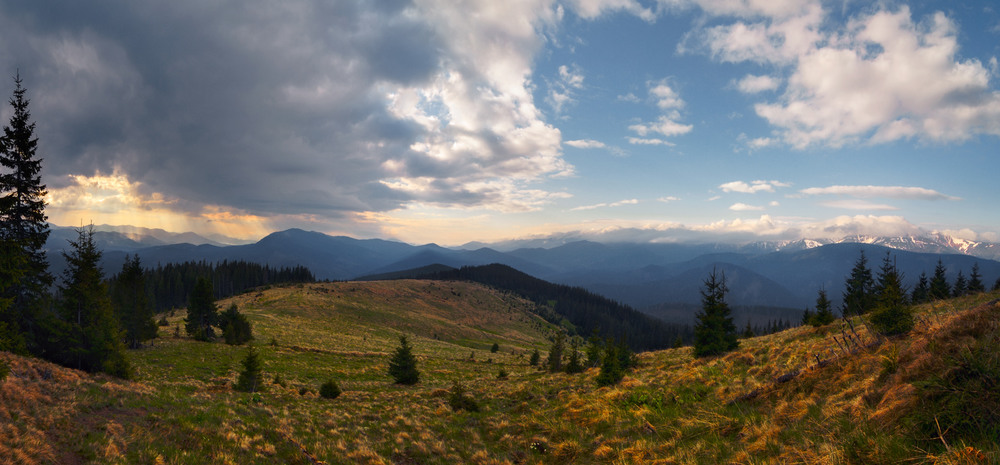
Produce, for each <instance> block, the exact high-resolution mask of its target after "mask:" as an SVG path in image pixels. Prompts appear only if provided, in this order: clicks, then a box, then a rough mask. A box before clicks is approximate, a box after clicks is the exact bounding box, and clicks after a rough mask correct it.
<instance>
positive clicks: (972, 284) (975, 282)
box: [966, 262, 986, 294]
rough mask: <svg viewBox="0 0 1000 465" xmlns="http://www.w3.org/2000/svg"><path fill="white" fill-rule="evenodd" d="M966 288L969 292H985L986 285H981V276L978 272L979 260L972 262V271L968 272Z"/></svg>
mask: <svg viewBox="0 0 1000 465" xmlns="http://www.w3.org/2000/svg"><path fill="white" fill-rule="evenodd" d="M966 289H968V292H969V294H978V293H980V292H986V286H985V285H983V276H982V275H980V274H979V262H976V263H973V264H972V272H971V273H969V285H968V286H967V287H966Z"/></svg>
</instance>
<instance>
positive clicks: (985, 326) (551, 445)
mask: <svg viewBox="0 0 1000 465" xmlns="http://www.w3.org/2000/svg"><path fill="white" fill-rule="evenodd" d="M996 297H997V295H995V294H994V295H980V296H974V297H966V298H962V299H956V300H951V301H945V302H938V303H935V304H931V305H926V306H922V307H920V308H919V313H918V314H919V316H920V320H921V323H920V324H919V325H918V327H917V329H916V330H915V331H914V332H913V333H912V334H911V335H909V336H908V337H904V338H899V339H894V340H889V341H881V342H880V343H879V344H877V345H873V346H872V347H868V348H864V349H860V350H857V351H856V352H854V353H844V351H843V347H842V346H841V345H838V343H837V342H834V340H833V338H832V336H833V335H837V336H838V338H839V337H840V336H841V335H842V333H841V326H840V325H842V324H843V323H840V322H838V323H835V324H834V325H831V326H829V327H826V328H821V329H813V328H796V329H792V330H789V331H785V332H783V333H779V334H775V335H771V336H765V337H760V338H753V339H747V340H743V341H741V346H740V349H738V350H737V351H735V352H733V353H730V354H728V355H726V356H724V357H719V358H710V359H693V358H692V357H691V355H690V349H688V348H683V349H673V350H666V351H659V352H654V353H646V354H642V355H641V356H640V361H641V366H640V368H639V369H637V370H636V371H634V372H633V373H630V374H629V376H626V378H625V380H624V381H623V382H622V383H621V384H619V385H618V386H614V387H610V388H597V387H596V384H595V382H594V377H595V376H596V375H597V371H596V370H595V369H591V370H588V371H587V372H585V373H583V374H579V375H565V374H548V373H541V372H538V371H536V370H534V369H533V368H532V367H529V366H527V354H529V353H530V352H531V350H534V349H535V348H539V349H541V350H542V351H543V353H544V350H545V349H546V348H547V346H548V340H547V338H548V337H549V336H550V335H551V334H552V331H553V328H552V327H551V326H550V325H548V324H547V323H545V322H543V321H541V320H539V319H537V318H536V317H534V316H533V315H532V314H531V313H530V312H529V311H528V309H529V305H530V304H529V303H527V302H524V301H522V300H519V299H516V298H513V297H512V296H509V295H505V294H502V293H498V292H496V291H493V290H490V289H486V288H483V287H480V286H476V285H472V284H463V283H430V282H421V281H400V282H385V283H334V284H314V285H305V286H292V287H287V288H280V289H270V290H267V291H261V292H255V293H250V294H245V295H242V296H238V297H236V298H234V299H232V301H233V302H236V303H237V304H238V305H239V306H240V309H241V311H243V312H245V313H246V314H247V315H248V316H249V318H250V319H251V321H252V322H253V323H254V329H255V334H256V336H257V341H256V345H257V347H258V349H259V350H260V352H261V356H262V358H263V360H264V367H265V376H266V377H267V379H268V380H271V379H273V377H274V376H275V375H280V377H281V381H282V382H283V384H280V385H279V384H269V385H268V386H266V391H265V392H263V393H258V394H247V393H240V392H234V391H233V390H232V383H233V381H234V380H235V378H236V372H237V370H238V368H239V360H240V359H241V358H242V357H243V355H244V354H245V351H246V349H245V348H243V347H230V346H226V345H225V344H221V343H214V344H208V343H199V342H195V341H192V340H189V339H187V338H183V337H182V338H175V337H174V336H173V335H172V332H173V330H172V329H173V327H174V325H176V324H177V323H178V322H179V321H180V320H181V314H182V313H183V312H178V314H176V315H174V316H173V317H170V318H169V320H170V322H171V326H170V327H167V328H165V329H164V331H163V332H162V334H161V338H160V339H158V340H157V341H156V342H155V344H154V345H153V346H152V347H149V348H146V349H142V350H139V351H134V352H131V353H130V356H131V357H132V361H133V362H134V363H135V365H136V366H137V368H138V371H139V378H138V380H137V382H122V381H116V380H113V379H110V378H106V377H103V376H91V375H86V374H81V373H79V372H76V371H73V370H67V369H63V368H60V367H56V366H53V365H50V364H47V363H44V362H40V361H37V360H33V359H24V358H19V357H13V356H10V355H8V354H0V357H2V358H4V359H6V360H9V361H10V364H11V365H12V368H13V369H12V373H13V374H12V375H11V376H10V377H8V379H7V380H6V381H4V382H3V383H2V384H0V462H2V463H234V464H235V463H240V464H243V463H303V464H309V463H320V462H322V463H330V464H339V463H404V464H406V463H484V464H486V463H706V464H709V463H713V464H714V463H997V462H1000V451H998V446H997V445H996V436H990V434H996V433H995V431H996V430H995V429H993V430H990V429H989V425H986V426H985V427H982V428H980V429H979V430H977V429H976V428H975V427H974V426H973V427H969V428H966V430H968V431H972V432H966V433H964V434H963V435H961V436H956V435H955V434H954V431H958V430H959V428H960V427H961V425H960V423H962V422H961V421H959V420H960V419H961V418H962V415H970V414H974V413H976V412H968V411H967V410H968V409H969V407H968V406H967V405H965V404H962V403H961V402H958V403H956V402H951V401H950V400H952V401H953V400H955V399H957V398H958V397H957V396H950V397H945V398H944V400H942V398H941V396H939V395H935V394H934V393H936V392H939V391H942V390H948V389H951V390H961V389H966V390H967V391H968V390H969V389H971V388H968V389H967V388H961V389H959V387H960V386H966V385H968V383H966V384H962V382H963V381H962V380H963V379H966V380H967V378H973V381H976V379H975V378H984V377H985V376H984V375H983V373H984V372H983V371H982V370H980V371H978V372H977V371H974V370H973V368H975V367H974V366H972V365H970V367H971V368H969V370H973V371H971V372H969V373H972V374H971V375H968V374H967V375H966V376H965V377H964V378H963V377H962V373H965V372H963V371H961V370H958V371H956V367H959V368H961V367H963V366H964V365H963V363H965V362H962V360H967V359H968V357H966V358H965V359H963V357H964V356H965V355H963V354H966V352H968V354H974V353H975V354H978V356H977V357H972V358H974V359H977V360H978V359H986V360H988V359H989V356H990V354H991V353H992V354H993V355H994V356H995V353H996V349H995V348H996V347H1000V328H998V324H1000V323H998V322H1000V307H998V306H997V305H996V304H995V303H991V302H990V301H991V300H992V299H995V298H996ZM228 304H229V301H226V302H222V303H221V305H222V306H223V307H224V306H225V305H228ZM855 323H856V324H855V326H856V328H857V329H856V331H854V332H850V329H848V328H845V333H847V334H852V336H855V337H856V338H858V339H860V340H862V341H864V342H865V343H867V342H871V341H875V338H874V337H873V336H872V335H869V334H867V332H866V330H865V329H864V325H863V323H862V322H861V321H856V322H855ZM854 333H856V334H854ZM399 334H407V335H408V336H409V337H410V339H411V342H412V343H413V345H414V347H415V353H416V354H417V356H418V360H419V364H420V365H419V366H420V369H421V372H422V378H421V383H419V384H418V385H416V386H410V387H402V386H397V385H393V384H391V381H390V379H389V378H388V376H387V375H386V365H387V361H388V357H389V353H390V352H391V351H392V349H393V348H394V347H395V345H396V338H397V336H398V335H399ZM272 340H273V341H274V342H275V343H276V344H275V345H272V344H271V341H272ZM494 342H496V343H498V344H499V345H500V347H501V350H500V351H498V352H496V353H492V352H490V350H489V348H490V347H491V346H492V344H493V343H494ZM984 348H986V349H984ZM977 351H978V352H977ZM820 361H822V366H820V363H819V362H820ZM973 365H974V364H973ZM501 368H502V369H504V370H505V371H507V372H508V373H509V376H508V378H507V379H505V380H499V379H497V377H496V374H497V372H498V371H499V370H500V369H501ZM963 369H964V368H963ZM987 369H988V367H987ZM987 373H988V371H987ZM331 378H332V379H335V380H337V382H338V383H339V384H340V387H341V388H342V389H343V390H344V393H343V394H341V396H340V397H338V398H337V399H333V400H328V399H323V398H321V397H319V396H318V395H317V394H316V391H317V390H318V388H319V385H320V384H321V383H322V382H323V381H325V380H327V379H331ZM778 379H782V380H785V379H787V381H784V382H777V380H778ZM453 381H462V382H463V383H464V384H465V386H466V387H467V388H468V389H469V392H470V394H471V395H472V396H473V397H474V398H475V399H476V400H478V401H479V404H480V411H479V412H476V413H469V412H465V411H461V412H453V411H452V410H451V409H450V408H449V407H448V389H449V388H450V387H451V385H452V382H453ZM935 383H936V384H935ZM973 384H974V383H973ZM956 386H959V387H956ZM994 386H995V385H994ZM935 389H936V390H935ZM986 396H987V397H988V396H989V393H987V394H986ZM980 399H982V396H980ZM987 400H988V399H987ZM972 416H974V415H972ZM956 419H958V420H956ZM942 422H944V423H943V425H942ZM931 425H933V426H931ZM938 427H940V428H938ZM994 427H995V425H994ZM984 428H985V429H984ZM976 431H979V433H977V432H976Z"/></svg>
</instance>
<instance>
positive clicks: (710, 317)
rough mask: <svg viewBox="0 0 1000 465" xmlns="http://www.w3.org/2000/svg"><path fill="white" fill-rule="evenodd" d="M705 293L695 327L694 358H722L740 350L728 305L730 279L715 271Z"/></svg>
mask: <svg viewBox="0 0 1000 465" xmlns="http://www.w3.org/2000/svg"><path fill="white" fill-rule="evenodd" d="M704 284H705V288H704V289H702V290H701V311H700V312H698V315H697V316H696V318H697V323H696V324H695V327H694V355H695V357H706V356H712V355H720V354H724V353H726V352H729V351H732V350H734V349H736V348H737V347H739V340H738V339H737V337H736V325H735V324H733V318H732V316H731V315H730V313H731V311H730V309H729V305H728V304H727V303H726V292H728V289H727V288H726V275H725V273H722V274H721V275H720V274H719V273H717V272H716V270H714V269H713V270H712V274H710V275H709V276H708V279H706V280H705V281H704Z"/></svg>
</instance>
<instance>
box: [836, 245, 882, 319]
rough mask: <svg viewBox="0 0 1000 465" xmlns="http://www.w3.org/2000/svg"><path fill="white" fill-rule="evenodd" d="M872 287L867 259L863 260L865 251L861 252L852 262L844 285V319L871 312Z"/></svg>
mask: <svg viewBox="0 0 1000 465" xmlns="http://www.w3.org/2000/svg"><path fill="white" fill-rule="evenodd" d="M874 285H875V280H874V279H872V270H871V269H870V268H868V259H867V258H865V251H864V250H862V251H861V254H860V256H859V257H858V261H856V262H854V268H852V269H851V274H850V275H849V276H848V277H847V281H846V282H845V283H844V306H843V308H842V309H841V313H842V314H843V315H844V317H845V318H846V317H849V316H852V315H862V314H865V313H867V312H868V311H869V310H871V308H872V288H873V286H874Z"/></svg>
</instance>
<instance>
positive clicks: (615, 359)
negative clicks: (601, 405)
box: [595, 341, 625, 386]
mask: <svg viewBox="0 0 1000 465" xmlns="http://www.w3.org/2000/svg"><path fill="white" fill-rule="evenodd" d="M620 360H621V358H620V357H619V356H618V347H617V346H615V345H614V344H611V341H608V344H607V345H606V346H605V348H604V360H602V361H601V371H600V373H598V374H597V379H596V380H595V381H597V385H598V386H613V385H615V384H618V382H620V381H621V380H622V378H624V377H625V369H624V368H622V366H621V362H620Z"/></svg>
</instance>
